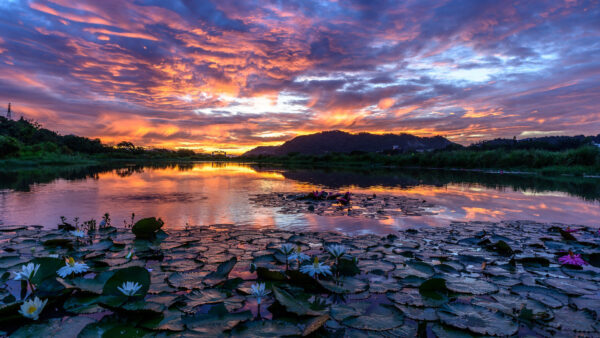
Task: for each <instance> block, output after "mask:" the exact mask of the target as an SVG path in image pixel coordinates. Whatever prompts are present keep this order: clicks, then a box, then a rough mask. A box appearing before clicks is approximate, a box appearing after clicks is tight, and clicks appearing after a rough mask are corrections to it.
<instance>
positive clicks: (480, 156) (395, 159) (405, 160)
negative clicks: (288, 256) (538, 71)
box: [240, 146, 600, 176]
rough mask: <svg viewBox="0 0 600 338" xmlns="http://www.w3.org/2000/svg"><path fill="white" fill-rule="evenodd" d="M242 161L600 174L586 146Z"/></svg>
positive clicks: (599, 163) (595, 154) (597, 156)
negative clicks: (557, 148) (552, 149)
mask: <svg viewBox="0 0 600 338" xmlns="http://www.w3.org/2000/svg"><path fill="white" fill-rule="evenodd" d="M240 160H246V161H252V162H256V163H268V164H279V165H285V166H288V167H290V166H306V165H312V166H326V167H359V168H360V167H362V168H378V167H379V168H380V167H393V168H413V169H414V168H423V169H451V170H474V171H485V172H498V173H500V172H503V173H511V172H512V173H530V174H531V173H536V174H542V175H574V176H598V175H600V150H599V149H598V147H595V146H583V147H580V148H576V149H568V150H562V151H548V150H539V149H518V150H507V149H494V150H472V149H461V150H439V151H432V152H415V153H398V154H383V153H364V152H354V153H350V154H341V153H340V154H327V155H320V156H318V155H302V154H289V155H286V156H252V157H246V158H244V157H242V158H240Z"/></svg>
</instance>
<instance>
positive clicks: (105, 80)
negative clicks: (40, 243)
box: [0, 0, 600, 154]
mask: <svg viewBox="0 0 600 338" xmlns="http://www.w3.org/2000/svg"><path fill="white" fill-rule="evenodd" d="M0 18H1V19H2V21H1V22H0V28H1V31H0V104H1V105H0V107H2V106H3V105H5V104H7V103H8V102H12V104H13V109H14V110H15V112H17V114H16V115H17V117H18V115H19V114H18V113H21V114H23V115H24V116H25V117H27V118H32V119H35V120H37V121H39V122H40V123H41V124H42V125H44V126H45V127H47V128H48V129H52V130H56V131H58V132H60V133H62V134H70V133H73V134H77V135H81V136H86V137H91V138H100V139H101V140H102V141H103V142H104V143H109V144H110V143H113V144H114V143H118V142H120V141H130V142H133V143H135V144H136V145H142V146H148V147H165V148H190V149H197V150H199V149H202V150H204V151H212V150H225V151H227V152H228V153H232V154H239V153H242V152H244V151H246V150H249V149H251V148H254V147H255V146H261V145H277V144H281V143H282V142H284V141H286V140H289V139H291V138H293V137H295V136H299V135H305V134H309V133H314V132H320V131H323V130H336V129H337V130H343V131H347V132H353V133H356V132H372V133H403V132H404V133H411V134H414V135H417V136H433V135H442V136H446V137H448V138H449V139H450V140H451V141H454V142H458V143H461V144H469V143H472V142H475V141H478V140H481V139H491V138H496V137H507V138H512V137H513V136H516V137H518V138H522V137H532V136H544V135H579V134H586V135H596V134H598V133H600V108H598V107H599V105H598V103H599V101H598V97H600V61H598V58H597V55H598V52H599V51H600V42H599V41H600V26H598V24H597V23H598V22H600V5H599V4H598V3H597V2H589V1H577V0H568V1H549V2H526V3H521V2H518V3H508V2H495V1H491V2H489V1H480V0H471V1H466V2H465V1H452V0H447V1H416V0H415V1H405V2H402V3H398V2H396V1H389V2H388V1H358V0H357V1H345V2H340V1H334V0H331V1H316V0H309V1H293V0H292V1H286V2H277V1H264V2H260V5H257V4H255V3H250V2H240V1H230V0H220V1H213V2H210V1H201V2H195V1H187V0H173V1H168V2H165V1H158V0H104V1H92V0H80V1H69V0H5V1H3V2H1V3H0ZM3 111H4V109H0V113H1V112H3Z"/></svg>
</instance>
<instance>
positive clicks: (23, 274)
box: [13, 263, 40, 281]
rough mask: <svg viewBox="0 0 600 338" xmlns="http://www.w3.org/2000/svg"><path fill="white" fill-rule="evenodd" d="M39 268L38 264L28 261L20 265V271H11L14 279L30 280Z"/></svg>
mask: <svg viewBox="0 0 600 338" xmlns="http://www.w3.org/2000/svg"><path fill="white" fill-rule="evenodd" d="M39 268H40V265H39V264H34V263H29V264H27V265H23V266H22V267H21V271H17V272H13V274H14V278H13V279H14V280H23V281H30V280H31V279H32V278H33V276H35V274H36V272H37V271H38V269H39Z"/></svg>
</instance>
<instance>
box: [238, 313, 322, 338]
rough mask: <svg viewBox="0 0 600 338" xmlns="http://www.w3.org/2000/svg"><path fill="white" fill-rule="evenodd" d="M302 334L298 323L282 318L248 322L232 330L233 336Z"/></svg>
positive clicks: (250, 337)
mask: <svg viewBox="0 0 600 338" xmlns="http://www.w3.org/2000/svg"><path fill="white" fill-rule="evenodd" d="M317 318H320V317H317ZM300 334H302V331H301V330H300V328H299V327H298V326H297V325H294V324H292V323H289V322H286V321H282V320H262V321H252V322H247V323H244V324H242V325H239V326H238V327H236V328H235V329H233V330H232V331H231V337H243V338H246V337H248V338H261V337H282V336H284V337H285V336H299V335H300Z"/></svg>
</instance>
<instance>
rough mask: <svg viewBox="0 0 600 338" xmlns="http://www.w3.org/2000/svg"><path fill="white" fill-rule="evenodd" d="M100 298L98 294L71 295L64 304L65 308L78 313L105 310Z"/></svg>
mask: <svg viewBox="0 0 600 338" xmlns="http://www.w3.org/2000/svg"><path fill="white" fill-rule="evenodd" d="M98 298H99V297H98V296H79V297H69V298H68V299H67V300H66V301H65V303H64V304H63V308H64V309H65V310H66V311H69V312H73V313H77V314H82V313H85V314H89V313H96V312H101V311H104V308H103V307H102V306H100V305H99V304H98Z"/></svg>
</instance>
